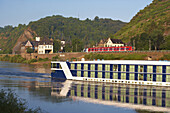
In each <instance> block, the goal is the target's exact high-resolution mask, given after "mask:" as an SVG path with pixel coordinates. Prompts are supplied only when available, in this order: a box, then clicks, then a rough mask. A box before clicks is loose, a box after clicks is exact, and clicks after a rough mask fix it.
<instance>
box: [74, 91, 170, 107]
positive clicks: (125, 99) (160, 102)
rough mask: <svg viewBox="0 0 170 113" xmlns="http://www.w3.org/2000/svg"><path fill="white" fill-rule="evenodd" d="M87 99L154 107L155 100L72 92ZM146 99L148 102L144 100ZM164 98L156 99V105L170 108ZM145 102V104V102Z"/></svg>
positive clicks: (169, 104)
mask: <svg viewBox="0 0 170 113" xmlns="http://www.w3.org/2000/svg"><path fill="white" fill-rule="evenodd" d="M82 95H83V97H86V98H94V99H101V100H115V101H121V102H129V103H138V104H143V103H145V104H146V105H153V104H154V102H153V98H143V97H134V96H127V95H126V94H125V95H120V96H118V95H117V94H113V95H110V94H105V95H104V96H103V95H102V92H98V93H97V97H96V95H95V92H90V93H88V92H81V90H79V89H78V90H77V92H75V90H71V96H80V97H82ZM144 99H146V101H145V100H144ZM163 100H164V99H163V98H156V99H155V104H154V105H157V106H162V105H164V106H167V107H168V106H170V103H169V100H166V101H163ZM144 101H145V102H144Z"/></svg>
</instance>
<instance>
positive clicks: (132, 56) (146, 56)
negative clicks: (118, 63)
mask: <svg viewBox="0 0 170 113" xmlns="http://www.w3.org/2000/svg"><path fill="white" fill-rule="evenodd" d="M84 58H85V59H88V60H94V59H100V60H101V59H104V60H170V53H90V54H86V55H85V56H84Z"/></svg>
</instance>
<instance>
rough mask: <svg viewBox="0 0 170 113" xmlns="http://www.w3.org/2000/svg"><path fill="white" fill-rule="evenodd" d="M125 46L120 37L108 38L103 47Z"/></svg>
mask: <svg viewBox="0 0 170 113" xmlns="http://www.w3.org/2000/svg"><path fill="white" fill-rule="evenodd" d="M121 46H125V44H124V43H123V42H122V40H121V39H110V38H108V40H107V42H105V44H104V47H121Z"/></svg>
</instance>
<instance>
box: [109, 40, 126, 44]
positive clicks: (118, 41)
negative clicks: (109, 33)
mask: <svg viewBox="0 0 170 113" xmlns="http://www.w3.org/2000/svg"><path fill="white" fill-rule="evenodd" d="M111 41H112V42H113V43H117V44H124V43H123V42H122V40H121V39H111Z"/></svg>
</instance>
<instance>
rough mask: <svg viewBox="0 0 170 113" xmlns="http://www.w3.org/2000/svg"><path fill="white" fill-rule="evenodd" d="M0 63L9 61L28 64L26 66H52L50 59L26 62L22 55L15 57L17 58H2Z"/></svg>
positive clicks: (0, 57) (6, 56)
mask: <svg viewBox="0 0 170 113" xmlns="http://www.w3.org/2000/svg"><path fill="white" fill-rule="evenodd" d="M0 61H8V62H11V63H26V64H40V65H43V66H47V65H48V64H49V65H50V60H49V59H48V58H44V59H43V58H39V59H30V60H26V59H25V58H23V57H22V56H21V55H15V56H8V55H5V56H0Z"/></svg>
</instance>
